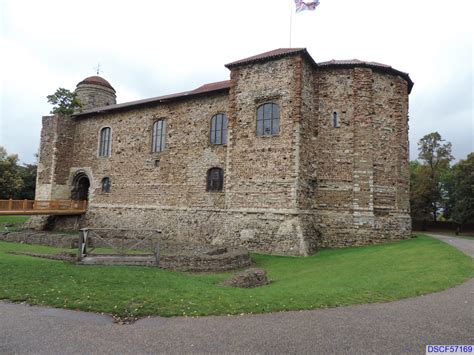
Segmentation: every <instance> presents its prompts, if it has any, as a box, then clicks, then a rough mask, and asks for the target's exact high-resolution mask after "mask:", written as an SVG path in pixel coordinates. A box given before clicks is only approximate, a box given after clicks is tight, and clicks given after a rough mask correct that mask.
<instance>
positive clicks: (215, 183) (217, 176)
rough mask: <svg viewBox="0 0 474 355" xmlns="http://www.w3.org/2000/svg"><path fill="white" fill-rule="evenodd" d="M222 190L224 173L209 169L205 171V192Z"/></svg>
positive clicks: (217, 169) (218, 169)
mask: <svg viewBox="0 0 474 355" xmlns="http://www.w3.org/2000/svg"><path fill="white" fill-rule="evenodd" d="M223 188H224V171H223V170H222V169H221V168H211V169H209V170H208V171H207V191H222V189H223Z"/></svg>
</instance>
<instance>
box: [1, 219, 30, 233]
mask: <svg viewBox="0 0 474 355" xmlns="http://www.w3.org/2000/svg"><path fill="white" fill-rule="evenodd" d="M28 218H29V217H28V216H0V230H3V226H4V225H5V224H6V223H25V222H26V221H27V220H28Z"/></svg>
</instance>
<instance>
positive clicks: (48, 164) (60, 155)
mask: <svg viewBox="0 0 474 355" xmlns="http://www.w3.org/2000/svg"><path fill="white" fill-rule="evenodd" d="M42 124H43V126H42V129H41V146H40V151H39V156H38V170H37V177H36V193H35V195H36V199H37V200H61V199H69V198H70V187H69V186H68V184H67V178H68V176H69V168H70V159H71V156H72V145H73V141H74V137H75V135H74V134H75V132H74V128H75V124H74V121H73V119H71V118H70V117H68V116H62V115H58V114H56V115H54V116H44V117H43V119H42Z"/></svg>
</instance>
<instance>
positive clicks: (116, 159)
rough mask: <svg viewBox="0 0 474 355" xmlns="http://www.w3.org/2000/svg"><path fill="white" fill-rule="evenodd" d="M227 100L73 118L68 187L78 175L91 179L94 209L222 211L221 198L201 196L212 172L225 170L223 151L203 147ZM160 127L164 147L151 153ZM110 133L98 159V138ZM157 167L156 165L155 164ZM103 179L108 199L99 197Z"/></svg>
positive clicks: (221, 97) (104, 195)
mask: <svg viewBox="0 0 474 355" xmlns="http://www.w3.org/2000/svg"><path fill="white" fill-rule="evenodd" d="M226 110H227V95H225V94H217V95H213V96H209V97H206V98H201V99H189V100H184V101H176V102H170V103H169V104H163V105H157V106H156V107H153V108H140V109H135V110H128V111H124V112H120V113H110V114H103V115H96V116H93V117H87V118H77V119H76V120H77V124H76V125H77V127H76V137H77V139H76V141H75V142H74V154H73V157H72V168H71V170H70V177H69V179H70V181H71V180H72V177H73V176H74V174H75V173H76V172H77V171H80V170H84V171H86V172H87V173H88V174H89V177H90V178H91V180H92V181H91V189H90V201H91V204H92V205H94V204H98V205H104V204H105V205H121V204H125V205H137V204H138V205H139V204H145V205H154V206H175V207H188V206H189V207H191V206H194V207H197V206H199V207H221V208H222V207H224V194H223V193H219V192H217V193H215V192H207V191H206V176H207V171H208V169H210V168H212V167H221V168H224V167H225V157H226V152H225V150H226V147H225V146H224V145H211V144H210V143H209V127H210V119H211V117H212V116H213V115H214V114H216V113H218V112H224V113H225V112H226ZM158 119H164V120H165V121H166V146H165V149H164V151H162V152H152V151H151V147H152V127H153V124H154V122H155V121H157V120H158ZM104 127H110V128H111V131H112V147H111V155H110V156H109V157H99V156H98V147H99V135H100V133H99V132H100V130H101V129H102V128H104ZM156 161H159V162H156ZM104 177H109V178H110V181H111V191H110V193H103V192H102V191H101V181H102V179H103V178H104Z"/></svg>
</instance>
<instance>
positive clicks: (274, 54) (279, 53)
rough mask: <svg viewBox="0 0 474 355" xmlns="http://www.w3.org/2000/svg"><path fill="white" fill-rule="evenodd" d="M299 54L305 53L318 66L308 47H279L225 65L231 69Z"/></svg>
mask: <svg viewBox="0 0 474 355" xmlns="http://www.w3.org/2000/svg"><path fill="white" fill-rule="evenodd" d="M297 54H302V55H304V56H305V57H306V58H307V59H308V60H309V62H310V63H311V64H312V65H314V66H316V62H315V61H314V59H313V58H312V57H311V56H310V55H309V53H308V51H307V50H306V48H278V49H275V50H273V51H269V52H265V53H261V54H257V55H254V56H252V57H248V58H244V59H240V60H237V61H235V62H232V63H229V64H226V65H225V66H226V68H229V69H230V68H233V67H237V66H240V65H246V64H252V63H257V62H263V61H268V60H274V59H278V58H283V57H288V56H292V55H297Z"/></svg>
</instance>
